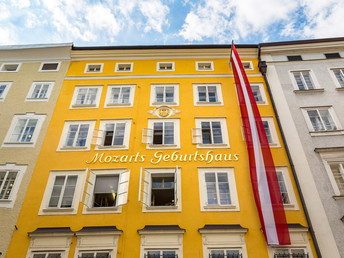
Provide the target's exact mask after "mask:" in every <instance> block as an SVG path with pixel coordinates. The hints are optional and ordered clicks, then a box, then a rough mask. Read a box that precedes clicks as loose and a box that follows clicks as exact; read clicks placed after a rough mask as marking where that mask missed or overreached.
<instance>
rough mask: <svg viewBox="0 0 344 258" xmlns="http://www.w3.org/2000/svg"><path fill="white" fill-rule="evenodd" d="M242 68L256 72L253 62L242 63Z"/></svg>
mask: <svg viewBox="0 0 344 258" xmlns="http://www.w3.org/2000/svg"><path fill="white" fill-rule="evenodd" d="M242 66H243V67H244V69H245V70H254V69H253V63H252V61H242Z"/></svg>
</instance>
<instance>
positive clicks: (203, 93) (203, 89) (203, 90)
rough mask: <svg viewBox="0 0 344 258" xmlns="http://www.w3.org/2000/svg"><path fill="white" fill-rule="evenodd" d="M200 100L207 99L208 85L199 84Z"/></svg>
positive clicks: (204, 100)
mask: <svg viewBox="0 0 344 258" xmlns="http://www.w3.org/2000/svg"><path fill="white" fill-rule="evenodd" d="M197 89H198V101H200V102H206V101H207V87H206V86H198V87H197Z"/></svg>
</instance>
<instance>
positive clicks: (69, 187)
mask: <svg viewBox="0 0 344 258" xmlns="http://www.w3.org/2000/svg"><path fill="white" fill-rule="evenodd" d="M77 180H78V176H68V178H67V182H66V186H65V190H64V193H63V198H62V202H61V208H69V207H72V202H73V197H74V192H75V186H76V182H77Z"/></svg>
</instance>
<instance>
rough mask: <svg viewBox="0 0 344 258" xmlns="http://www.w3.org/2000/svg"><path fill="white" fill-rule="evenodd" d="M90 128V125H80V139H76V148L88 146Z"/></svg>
mask: <svg viewBox="0 0 344 258" xmlns="http://www.w3.org/2000/svg"><path fill="white" fill-rule="evenodd" d="M88 128H89V125H88V124H87V125H85V124H84V125H80V129H79V134H78V138H77V139H76V143H75V146H77V147H83V146H86V140H87V135H88Z"/></svg>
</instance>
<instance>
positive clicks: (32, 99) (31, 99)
mask: <svg viewBox="0 0 344 258" xmlns="http://www.w3.org/2000/svg"><path fill="white" fill-rule="evenodd" d="M26 100H30V101H34V100H48V98H26Z"/></svg>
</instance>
